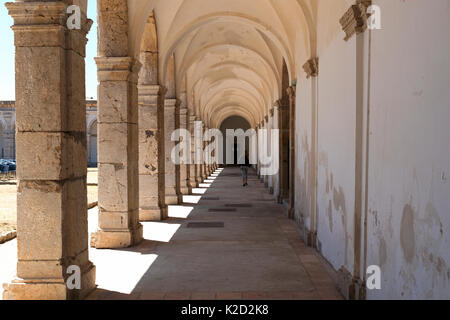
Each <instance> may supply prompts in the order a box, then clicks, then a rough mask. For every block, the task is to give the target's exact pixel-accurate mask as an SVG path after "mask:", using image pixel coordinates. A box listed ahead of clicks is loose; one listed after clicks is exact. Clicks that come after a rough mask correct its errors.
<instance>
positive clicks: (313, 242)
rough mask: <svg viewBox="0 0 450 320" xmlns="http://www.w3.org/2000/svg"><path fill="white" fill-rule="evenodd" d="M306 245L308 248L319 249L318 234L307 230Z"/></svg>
mask: <svg viewBox="0 0 450 320" xmlns="http://www.w3.org/2000/svg"><path fill="white" fill-rule="evenodd" d="M305 244H306V245H307V246H308V247H311V248H316V247H317V232H312V231H310V230H305Z"/></svg>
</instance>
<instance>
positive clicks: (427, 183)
mask: <svg viewBox="0 0 450 320" xmlns="http://www.w3.org/2000/svg"><path fill="white" fill-rule="evenodd" d="M375 3H376V4H378V5H380V7H381V9H382V28H383V29H382V30H376V31H373V32H372V63H371V74H372V75H371V92H370V95H371V99H370V101H371V103H370V104H371V106H370V108H371V121H370V127H371V136H370V167H369V215H368V226H367V228H368V229H367V232H368V239H367V240H368V248H367V250H368V252H367V264H368V265H372V264H376V265H379V266H381V270H382V290H381V291H377V290H374V291H368V292H367V297H368V298H369V299H378V298H388V299H389V298H399V299H402V298H403V299H424V298H425V299H433V298H441V299H449V298H450V250H449V247H450V233H449V231H450V230H449V226H450V213H449V210H450V180H449V179H450V142H449V141H450V140H449V138H450V126H449V124H448V122H449V119H450V90H449V83H450V60H449V56H450V42H449V40H448V39H449V37H448V31H449V30H450V1H448V0H433V1H422V0H410V1H406V2H404V1H400V0H395V1H391V0H389V1H387V0H383V1H375Z"/></svg>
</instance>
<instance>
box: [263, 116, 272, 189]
mask: <svg viewBox="0 0 450 320" xmlns="http://www.w3.org/2000/svg"><path fill="white" fill-rule="evenodd" d="M264 129H266V130H267V141H265V143H266V146H265V147H266V148H267V154H268V155H269V154H270V151H271V150H270V126H269V116H268V115H267V116H266V117H265V118H264ZM264 186H265V187H266V188H269V176H268V175H264Z"/></svg>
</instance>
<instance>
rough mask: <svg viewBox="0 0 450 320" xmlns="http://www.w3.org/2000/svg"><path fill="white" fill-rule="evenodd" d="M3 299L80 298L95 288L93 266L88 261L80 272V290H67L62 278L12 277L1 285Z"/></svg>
mask: <svg viewBox="0 0 450 320" xmlns="http://www.w3.org/2000/svg"><path fill="white" fill-rule="evenodd" d="M3 288H4V292H3V300H82V299H84V298H86V297H87V296H89V295H90V294H91V293H92V292H93V291H94V290H95V289H96V285H95V266H94V265H93V264H92V263H89V265H88V266H86V267H85V268H84V271H83V272H82V274H81V290H69V289H68V288H67V285H66V282H65V280H64V279H43V280H39V279H33V280H24V279H18V278H17V279H14V280H13V281H12V282H11V283H10V284H4V285H3Z"/></svg>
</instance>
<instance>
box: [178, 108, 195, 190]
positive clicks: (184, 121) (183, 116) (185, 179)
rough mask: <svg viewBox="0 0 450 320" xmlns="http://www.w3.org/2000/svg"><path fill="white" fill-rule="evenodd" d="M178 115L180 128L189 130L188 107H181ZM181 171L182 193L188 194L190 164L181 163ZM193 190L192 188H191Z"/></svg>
mask: <svg viewBox="0 0 450 320" xmlns="http://www.w3.org/2000/svg"><path fill="white" fill-rule="evenodd" d="M178 117H179V120H180V123H179V126H178V128H180V129H184V130H187V129H188V128H189V119H188V109H187V108H180V109H179V111H178ZM186 152H190V150H186ZM178 167H179V172H180V189H179V193H180V195H181V196H182V195H188V194H189V193H190V189H189V185H190V178H189V176H190V171H189V170H190V168H189V167H190V165H188V164H185V163H181V164H180V165H179V166H178ZM191 191H192V190H191Z"/></svg>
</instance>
